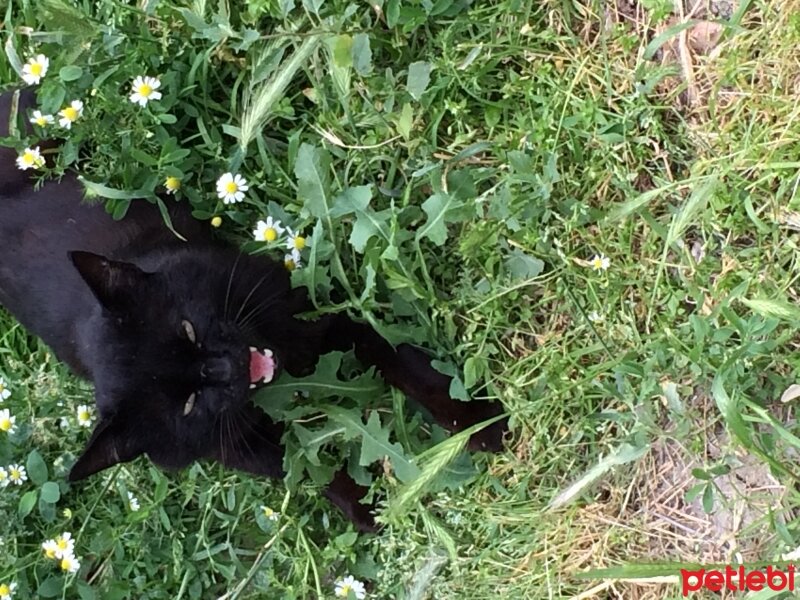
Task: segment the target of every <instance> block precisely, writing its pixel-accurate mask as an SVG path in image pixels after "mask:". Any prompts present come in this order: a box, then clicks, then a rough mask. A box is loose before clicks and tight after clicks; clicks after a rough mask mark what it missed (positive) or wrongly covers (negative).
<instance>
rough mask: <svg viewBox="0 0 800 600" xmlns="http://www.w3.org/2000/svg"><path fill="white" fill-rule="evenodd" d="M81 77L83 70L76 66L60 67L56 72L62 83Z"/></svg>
mask: <svg viewBox="0 0 800 600" xmlns="http://www.w3.org/2000/svg"><path fill="white" fill-rule="evenodd" d="M81 75H83V69H81V68H80V67H79V66H77V65H69V66H66V67H61V69H59V71H58V77H59V78H60V79H61V81H64V82H67V81H75V80H76V79H80V77H81Z"/></svg>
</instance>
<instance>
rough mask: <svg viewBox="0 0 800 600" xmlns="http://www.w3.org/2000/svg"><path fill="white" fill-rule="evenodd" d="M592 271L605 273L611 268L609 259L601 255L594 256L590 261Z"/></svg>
mask: <svg viewBox="0 0 800 600" xmlns="http://www.w3.org/2000/svg"><path fill="white" fill-rule="evenodd" d="M590 264H591V266H592V269H594V270H595V271H605V270H606V269H608V267H609V266H611V259H609V258H608V257H607V256H605V255H603V254H595V255H594V256H593V257H592V260H591V261H590Z"/></svg>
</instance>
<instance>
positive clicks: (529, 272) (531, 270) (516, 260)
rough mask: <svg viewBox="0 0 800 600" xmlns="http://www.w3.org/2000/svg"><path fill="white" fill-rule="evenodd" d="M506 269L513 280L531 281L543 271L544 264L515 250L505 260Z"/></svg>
mask: <svg viewBox="0 0 800 600" xmlns="http://www.w3.org/2000/svg"><path fill="white" fill-rule="evenodd" d="M506 268H507V269H508V272H509V273H510V274H511V277H512V278H513V279H533V278H534V277H538V276H539V275H540V274H541V272H542V270H543V269H544V262H542V261H541V260H539V259H538V258H535V257H533V256H530V255H528V254H525V253H524V252H523V251H522V250H520V249H518V248H515V249H514V250H512V251H511V252H509V255H508V258H506Z"/></svg>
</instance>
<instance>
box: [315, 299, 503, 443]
mask: <svg viewBox="0 0 800 600" xmlns="http://www.w3.org/2000/svg"><path fill="white" fill-rule="evenodd" d="M321 324H324V325H325V327H324V328H322V330H323V331H324V336H323V338H322V340H321V348H320V353H322V354H324V353H325V352H330V351H331V350H349V349H351V348H354V349H355V354H356V357H357V358H358V359H359V360H360V361H361V362H362V363H364V364H365V365H368V366H375V367H376V368H377V369H378V371H379V372H380V373H381V375H382V376H383V378H384V379H385V380H386V381H387V383H389V384H391V385H393V386H394V387H396V388H398V389H399V390H401V391H402V392H404V393H405V394H407V395H408V396H410V397H412V398H413V399H414V400H416V401H417V402H419V403H420V404H422V405H423V406H424V407H425V408H426V409H427V410H428V411H429V412H430V413H431V415H432V416H433V418H434V420H435V421H436V422H437V423H438V424H439V425H441V426H442V427H444V428H445V429H447V430H448V431H454V432H458V431H463V430H464V429H467V428H468V427H471V426H472V425H475V424H477V423H481V422H482V421H486V420H488V419H491V418H493V417H496V416H498V415H501V414H502V413H503V407H502V405H501V404H500V403H499V402H488V401H483V400H474V401H471V402H461V401H458V400H454V399H453V398H451V397H450V382H451V381H452V380H451V378H450V377H448V376H447V375H445V374H443V373H440V372H438V371H437V370H436V369H434V368H433V367H432V366H431V358H430V357H429V356H428V355H427V354H425V353H424V352H423V351H422V350H419V349H418V348H415V347H414V346H411V345H409V344H400V345H399V346H398V347H397V348H394V347H393V346H392V345H391V344H390V343H389V342H388V341H386V340H385V339H384V338H383V337H381V336H380V335H379V334H378V333H377V332H376V331H375V330H374V329H373V328H372V327H370V326H369V325H367V324H365V323H359V322H357V321H353V320H352V319H350V318H349V317H348V316H347V315H346V314H342V313H340V314H336V315H328V316H327V317H324V318H323V319H322V320H320V321H317V322H315V323H314V327H316V328H317V329H318V330H319V329H320V325H321ZM506 431H508V418H504V419H500V420H498V421H496V422H495V423H492V424H491V425H488V426H487V427H484V428H483V429H482V430H480V431H479V432H477V433H475V434H473V435H472V437H470V441H469V448H470V449H471V450H486V451H490V452H499V451H500V450H502V448H503V436H504V434H505V433H506Z"/></svg>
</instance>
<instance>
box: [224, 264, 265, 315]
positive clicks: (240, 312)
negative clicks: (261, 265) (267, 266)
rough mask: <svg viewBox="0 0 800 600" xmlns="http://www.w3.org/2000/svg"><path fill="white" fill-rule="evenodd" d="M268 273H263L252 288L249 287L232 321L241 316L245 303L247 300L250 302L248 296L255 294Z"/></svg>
mask: <svg viewBox="0 0 800 600" xmlns="http://www.w3.org/2000/svg"><path fill="white" fill-rule="evenodd" d="M270 275H271V273H265V274H264V275H263V276H262V277H261V279H259V280H258V281H257V282H256V284H255V285H254V286H253V289H251V290H250V293H249V294H247V297H246V298H245V299H244V301H243V302H242V306H241V307H239V312H237V313H236V316H235V317H234V319H233V322H234V323H237V322H238V321H239V317H241V316H242V311H243V310H244V309H245V307H246V306H247V303H248V302H250V298H252V297H253V294H255V293H256V290H257V289H258V288H259V287H261V284H262V283H264V280H265V279H266V278H267V277H269V276H270Z"/></svg>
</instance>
